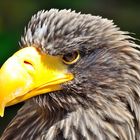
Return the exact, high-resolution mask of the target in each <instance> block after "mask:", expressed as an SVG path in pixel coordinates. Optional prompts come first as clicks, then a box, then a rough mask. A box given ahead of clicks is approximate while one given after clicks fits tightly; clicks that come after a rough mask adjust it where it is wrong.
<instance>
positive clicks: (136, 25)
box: [0, 0, 140, 134]
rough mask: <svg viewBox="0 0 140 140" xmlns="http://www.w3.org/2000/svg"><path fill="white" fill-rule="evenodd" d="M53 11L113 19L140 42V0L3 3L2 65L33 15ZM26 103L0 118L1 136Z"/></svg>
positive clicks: (0, 13) (5, 0) (0, 23)
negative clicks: (61, 10) (75, 12)
mask: <svg viewBox="0 0 140 140" xmlns="http://www.w3.org/2000/svg"><path fill="white" fill-rule="evenodd" d="M51 8H59V9H65V8H66V9H69V8H70V9H73V10H76V11H77V12H79V11H81V12H82V13H91V14H93V15H100V16H102V17H106V18H108V19H112V20H113V21H114V22H115V24H117V25H118V26H119V27H120V28H121V30H124V31H129V32H130V33H132V36H133V37H135V38H138V39H140V0H12V1H10V0H0V66H1V65H2V64H3V62H4V61H5V60H6V59H7V58H8V57H9V56H11V55H12V54H13V53H14V52H15V51H16V50H18V49H19V45H18V42H19V41H20V37H21V35H22V34H23V31H24V27H25V25H27V23H28V21H29V20H30V18H31V16H32V15H33V14H35V13H36V12H37V11H39V10H42V9H46V10H49V9H51ZM134 33H135V34H134ZM139 44H140V43H139ZM7 88H8V87H7ZM22 104H23V103H21V104H18V105H15V106H12V107H8V108H6V111H5V116H4V117H3V118H0V134H1V133H2V131H3V130H4V128H5V127H6V126H7V124H8V123H9V122H10V120H11V119H12V118H13V117H14V115H15V114H16V112H17V110H18V109H19V108H20V107H21V106H22Z"/></svg>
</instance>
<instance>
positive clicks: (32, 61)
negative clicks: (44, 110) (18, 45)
mask: <svg viewBox="0 0 140 140" xmlns="http://www.w3.org/2000/svg"><path fill="white" fill-rule="evenodd" d="M72 79H73V75H72V74H71V73H68V70H67V66H66V65H64V64H63V62H62V60H61V57H60V56H51V55H47V54H43V53H41V52H40V51H38V50H37V49H36V48H35V47H26V48H23V49H21V50H20V51H18V52H16V53H15V54H14V55H13V56H12V57H11V58H9V59H8V60H7V61H6V62H5V63H4V64H3V66H2V67H1V69H0V116H1V117H3V116H4V109H5V107H6V106H10V105H14V104H16V103H19V102H22V101H24V100H26V99H29V98H31V97H33V96H36V95H39V94H44V93H48V92H51V91H57V90H61V89H62V88H61V84H62V83H64V82H66V81H69V80H72Z"/></svg>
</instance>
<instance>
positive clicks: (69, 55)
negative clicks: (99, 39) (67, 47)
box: [64, 52, 76, 62]
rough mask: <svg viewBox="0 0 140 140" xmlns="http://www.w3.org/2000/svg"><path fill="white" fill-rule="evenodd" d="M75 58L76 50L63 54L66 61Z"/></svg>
mask: <svg viewBox="0 0 140 140" xmlns="http://www.w3.org/2000/svg"><path fill="white" fill-rule="evenodd" d="M75 58H76V52H74V53H68V54H66V55H64V60H65V61H67V62H71V61H73V60H74V59H75Z"/></svg>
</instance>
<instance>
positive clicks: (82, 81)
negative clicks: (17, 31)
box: [0, 9, 140, 140]
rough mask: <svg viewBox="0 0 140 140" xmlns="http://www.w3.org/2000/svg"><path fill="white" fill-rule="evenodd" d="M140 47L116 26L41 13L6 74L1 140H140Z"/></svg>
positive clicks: (0, 83) (0, 98) (1, 89)
mask: <svg viewBox="0 0 140 140" xmlns="http://www.w3.org/2000/svg"><path fill="white" fill-rule="evenodd" d="M139 49H140V46H139V45H138V44H136V43H135V38H133V37H131V36H130V35H129V33H128V32H125V31H121V30H120V28H119V27H118V26H116V25H115V24H114V23H113V21H112V20H108V19H106V18H102V17H101V16H93V15H91V14H81V13H80V12H79V13H78V12H75V11H73V10H66V9H64V10H58V9H50V10H47V11H45V10H42V11H39V12H38V13H37V14H35V15H34V16H33V17H32V18H31V20H30V22H29V23H28V26H27V28H25V31H24V35H23V36H22V37H21V41H20V50H19V51H17V52H16V53H15V54H14V55H13V56H11V57H10V58H9V59H8V60H7V61H6V62H5V63H4V64H3V65H2V67H1V69H0V116H1V117H3V116H4V109H5V107H7V106H11V105H14V104H17V103H19V102H22V101H25V103H24V105H23V106H22V107H21V109H20V110H19V111H18V112H17V114H16V116H15V117H14V118H13V120H12V121H11V122H10V124H9V125H8V126H7V128H6V129H5V131H4V132H3V134H2V136H1V140H140V51H139Z"/></svg>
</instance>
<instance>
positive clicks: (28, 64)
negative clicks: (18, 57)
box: [23, 60, 34, 71]
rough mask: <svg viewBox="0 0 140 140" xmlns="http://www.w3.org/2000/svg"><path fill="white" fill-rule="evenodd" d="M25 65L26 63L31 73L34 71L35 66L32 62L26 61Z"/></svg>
mask: <svg viewBox="0 0 140 140" xmlns="http://www.w3.org/2000/svg"><path fill="white" fill-rule="evenodd" d="M23 63H24V65H25V67H26V68H27V69H28V70H31V71H33V70H34V66H33V64H32V63H31V62H29V61H27V60H24V61H23Z"/></svg>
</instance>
